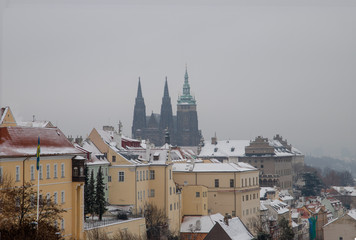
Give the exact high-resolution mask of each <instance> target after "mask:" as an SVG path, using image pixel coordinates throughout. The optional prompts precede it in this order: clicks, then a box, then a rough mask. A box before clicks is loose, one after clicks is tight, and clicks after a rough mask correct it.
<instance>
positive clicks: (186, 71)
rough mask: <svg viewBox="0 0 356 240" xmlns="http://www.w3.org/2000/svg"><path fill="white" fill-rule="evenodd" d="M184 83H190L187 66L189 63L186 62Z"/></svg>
mask: <svg viewBox="0 0 356 240" xmlns="http://www.w3.org/2000/svg"><path fill="white" fill-rule="evenodd" d="M184 83H188V67H187V64H185V74H184Z"/></svg>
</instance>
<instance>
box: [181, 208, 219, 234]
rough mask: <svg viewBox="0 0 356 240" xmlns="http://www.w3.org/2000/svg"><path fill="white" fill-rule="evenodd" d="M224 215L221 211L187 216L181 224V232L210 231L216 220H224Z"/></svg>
mask: <svg viewBox="0 0 356 240" xmlns="http://www.w3.org/2000/svg"><path fill="white" fill-rule="evenodd" d="M223 220H224V216H223V215H221V214H220V213H216V214H212V215H208V216H185V217H184V218H183V222H182V224H181V226H180V232H181V233H191V232H192V231H194V232H196V233H208V232H210V230H211V229H212V228H213V227H214V225H215V223H216V222H219V221H223Z"/></svg>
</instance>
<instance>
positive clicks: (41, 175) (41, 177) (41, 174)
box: [39, 164, 43, 180]
mask: <svg viewBox="0 0 356 240" xmlns="http://www.w3.org/2000/svg"><path fill="white" fill-rule="evenodd" d="M42 170H43V168H42V165H41V164H40V170H39V171H40V180H42V179H43V171H42Z"/></svg>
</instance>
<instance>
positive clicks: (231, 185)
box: [230, 179, 234, 187]
mask: <svg viewBox="0 0 356 240" xmlns="http://www.w3.org/2000/svg"><path fill="white" fill-rule="evenodd" d="M230 187H234V179H230Z"/></svg>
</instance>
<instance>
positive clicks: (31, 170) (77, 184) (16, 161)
mask: <svg viewBox="0 0 356 240" xmlns="http://www.w3.org/2000/svg"><path fill="white" fill-rule="evenodd" d="M10 119H11V118H10ZM38 137H40V141H41V144H40V145H41V158H40V169H39V178H40V181H39V183H40V191H41V194H42V198H44V197H47V198H49V197H52V198H53V200H54V201H55V203H57V204H58V205H60V207H61V208H62V209H64V210H66V212H65V213H63V215H62V219H61V220H60V222H59V223H58V224H59V225H58V226H59V228H60V229H61V230H62V236H65V237H66V238H67V239H83V237H84V230H83V207H84V206H83V186H84V179H85V178H84V175H83V170H84V157H85V155H84V154H83V152H81V151H79V150H77V149H76V148H75V147H74V146H73V145H72V144H71V143H70V142H69V141H68V140H67V139H66V137H65V135H64V134H63V133H62V132H61V131H60V130H59V129H58V128H56V127H52V128H33V127H19V126H8V127H5V126H4V127H0V177H1V176H3V175H7V176H9V177H11V178H12V179H14V180H15V185H16V186H22V185H23V184H24V183H25V182H31V183H32V184H33V185H34V188H35V189H37V182H38V172H37V170H36V149H37V143H38Z"/></svg>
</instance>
